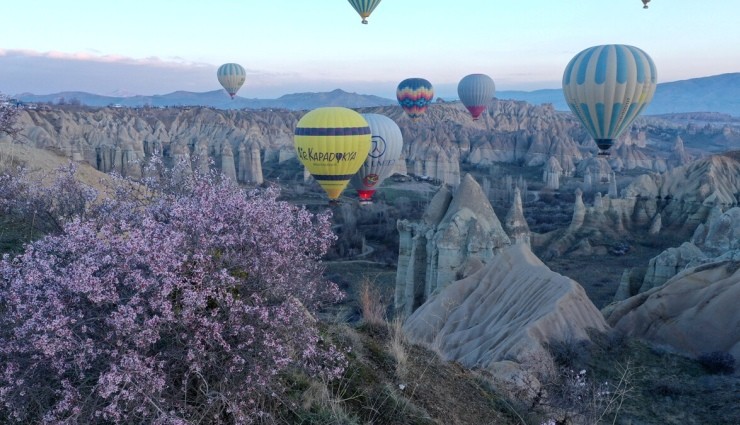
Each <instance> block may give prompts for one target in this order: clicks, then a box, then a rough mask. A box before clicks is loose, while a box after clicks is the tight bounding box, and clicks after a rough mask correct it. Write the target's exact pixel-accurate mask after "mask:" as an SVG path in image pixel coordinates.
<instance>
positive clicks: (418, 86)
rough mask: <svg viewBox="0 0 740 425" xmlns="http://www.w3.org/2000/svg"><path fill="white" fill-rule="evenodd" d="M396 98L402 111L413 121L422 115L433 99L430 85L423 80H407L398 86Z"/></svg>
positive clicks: (432, 90) (432, 88)
mask: <svg viewBox="0 0 740 425" xmlns="http://www.w3.org/2000/svg"><path fill="white" fill-rule="evenodd" d="M396 98H397V99H398V103H399V104H400V105H401V107H402V108H403V110H404V111H406V113H407V114H408V115H409V116H410V117H411V118H413V119H417V118H419V117H420V116H422V115H424V113H425V112H426V111H427V107H428V106H429V104H430V103H432V100H433V99H434V87H432V83H430V82H429V81H427V80H425V79H423V78H407V79H405V80H403V81H401V83H399V84H398V88H397V89H396Z"/></svg>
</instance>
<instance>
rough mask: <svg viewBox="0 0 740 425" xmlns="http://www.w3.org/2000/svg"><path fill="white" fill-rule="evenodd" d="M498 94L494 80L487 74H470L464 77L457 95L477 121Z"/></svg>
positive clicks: (458, 85) (458, 87) (459, 84)
mask: <svg viewBox="0 0 740 425" xmlns="http://www.w3.org/2000/svg"><path fill="white" fill-rule="evenodd" d="M495 93H496V85H495V84H494V83H493V79H492V78H491V77H489V76H488V75H486V74H470V75H466V76H465V77H463V79H462V80H460V82H459V83H458V84H457V95H458V96H459V97H460V101H461V102H462V104H463V105H465V107H466V108H468V111H470V115H472V116H473V120H477V119H478V118H479V117H480V114H482V113H483V111H485V110H486V108H487V107H488V104H489V103H491V100H492V99H493V95H494V94H495Z"/></svg>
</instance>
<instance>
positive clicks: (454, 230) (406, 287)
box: [395, 174, 511, 315]
mask: <svg viewBox="0 0 740 425" xmlns="http://www.w3.org/2000/svg"><path fill="white" fill-rule="evenodd" d="M397 228H398V232H399V254H398V268H397V272H396V292H395V307H396V310H397V311H399V312H401V313H403V314H405V315H408V314H411V312H412V311H413V310H414V309H416V308H417V307H418V306H420V305H421V304H422V303H423V302H424V301H425V300H426V299H427V298H428V297H429V296H430V295H431V294H432V293H433V292H435V291H437V290H438V289H440V288H443V287H445V286H446V285H448V284H449V283H450V282H453V281H454V280H457V279H459V278H460V277H462V276H465V275H467V274H469V273H471V272H473V271H475V270H476V269H477V268H478V267H479V266H481V265H482V264H485V263H487V262H489V261H490V260H491V259H492V258H493V257H494V256H495V254H496V252H498V251H499V250H500V249H501V248H502V247H504V246H506V245H509V244H510V243H511V240H510V239H509V237H508V236H507V234H506V233H505V232H504V230H503V228H502V226H501V223H500V222H499V220H498V217H496V213H495V212H494V211H493V207H491V204H490V203H489V202H488V200H487V198H486V196H485V195H484V194H483V190H482V189H481V187H480V185H479V184H478V183H477V182H476V181H475V179H473V177H472V176H470V175H469V174H466V175H465V177H464V178H463V179H462V182H461V183H460V186H459V187H457V189H456V190H455V191H454V192H452V191H450V190H449V189H447V188H446V187H442V188H441V189H440V190H439V191H438V192H437V194H436V195H435V196H434V198H433V199H432V201H431V202H430V205H429V206H428V207H427V210H426V211H425V213H424V215H423V217H422V220H421V221H420V222H410V221H408V220H399V221H398V223H397Z"/></svg>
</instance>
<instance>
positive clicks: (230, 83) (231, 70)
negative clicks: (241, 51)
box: [216, 63, 247, 99]
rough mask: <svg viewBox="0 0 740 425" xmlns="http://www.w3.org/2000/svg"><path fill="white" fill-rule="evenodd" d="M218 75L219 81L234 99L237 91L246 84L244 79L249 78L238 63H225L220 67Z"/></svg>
mask: <svg viewBox="0 0 740 425" xmlns="http://www.w3.org/2000/svg"><path fill="white" fill-rule="evenodd" d="M216 76H217V77H218V82H219V83H221V85H222V86H223V87H224V89H226V91H227V92H228V93H229V96H231V98H232V99H233V98H234V96H235V95H236V92H238V91H239V89H240V88H241V87H242V85H243V84H244V80H246V79H247V72H246V71H245V70H244V68H243V67H242V66H241V65H239V64H238V63H225V64H223V65H221V66H219V67H218V71H216Z"/></svg>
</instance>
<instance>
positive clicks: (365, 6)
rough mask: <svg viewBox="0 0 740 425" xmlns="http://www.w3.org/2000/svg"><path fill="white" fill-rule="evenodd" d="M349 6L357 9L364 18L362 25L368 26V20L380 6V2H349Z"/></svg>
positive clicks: (357, 0)
mask: <svg viewBox="0 0 740 425" xmlns="http://www.w3.org/2000/svg"><path fill="white" fill-rule="evenodd" d="M349 4H351V5H352V7H354V8H355V10H356V11H357V13H359V14H360V17H361V18H362V23H363V24H367V18H368V17H370V14H371V13H373V10H375V8H376V7H377V6H378V5H379V4H380V0H349Z"/></svg>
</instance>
